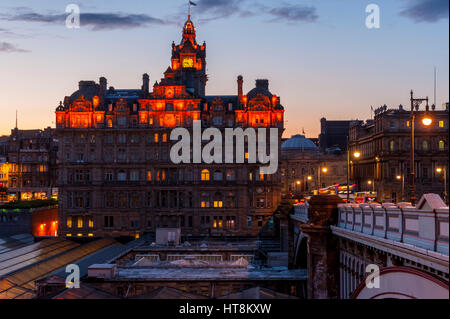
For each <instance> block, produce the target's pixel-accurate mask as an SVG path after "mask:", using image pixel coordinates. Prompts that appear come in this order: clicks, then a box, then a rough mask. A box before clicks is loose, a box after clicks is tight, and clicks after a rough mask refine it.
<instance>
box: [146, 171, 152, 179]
mask: <svg viewBox="0 0 450 319" xmlns="http://www.w3.org/2000/svg"><path fill="white" fill-rule="evenodd" d="M151 180H152V171H147V181H149V182H151Z"/></svg>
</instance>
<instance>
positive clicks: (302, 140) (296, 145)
mask: <svg viewBox="0 0 450 319" xmlns="http://www.w3.org/2000/svg"><path fill="white" fill-rule="evenodd" d="M281 150H282V151H285V150H299V151H316V150H318V147H317V145H316V144H314V143H313V142H312V141H311V140H310V139H307V138H306V137H305V136H304V135H300V134H297V135H293V136H292V137H291V138H290V139H288V140H286V141H285V142H283V144H281Z"/></svg>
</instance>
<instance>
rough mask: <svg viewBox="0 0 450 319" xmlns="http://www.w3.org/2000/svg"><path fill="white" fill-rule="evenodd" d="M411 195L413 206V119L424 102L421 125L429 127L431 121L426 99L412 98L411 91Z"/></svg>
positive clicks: (414, 189)
mask: <svg viewBox="0 0 450 319" xmlns="http://www.w3.org/2000/svg"><path fill="white" fill-rule="evenodd" d="M410 101H411V164H410V167H411V191H410V192H411V195H410V200H411V204H412V205H413V206H414V205H415V203H416V184H415V183H416V170H415V158H414V157H415V150H414V149H415V140H414V138H415V135H414V134H415V129H414V126H415V123H414V122H415V119H416V112H418V111H419V106H420V104H422V103H423V102H426V106H425V115H424V116H423V118H422V124H423V126H424V127H429V126H430V125H431V124H432V123H433V120H432V118H431V117H430V115H429V109H430V106H429V105H428V97H426V98H414V93H413V91H412V90H411V98H410ZM431 109H432V110H434V109H435V106H434V105H433V106H432V107H431Z"/></svg>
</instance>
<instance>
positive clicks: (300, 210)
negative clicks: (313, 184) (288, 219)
mask: <svg viewBox="0 0 450 319" xmlns="http://www.w3.org/2000/svg"><path fill="white" fill-rule="evenodd" d="M308 208H309V205H308V203H302V204H295V205H294V215H295V216H298V217H300V218H301V219H303V220H304V221H307V220H308Z"/></svg>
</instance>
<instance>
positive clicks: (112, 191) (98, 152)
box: [55, 17, 284, 237]
mask: <svg viewBox="0 0 450 319" xmlns="http://www.w3.org/2000/svg"><path fill="white" fill-rule="evenodd" d="M171 53H172V54H171V58H170V66H169V67H168V68H167V69H166V71H165V72H164V77H163V78H162V79H161V80H159V81H156V82H155V83H154V84H153V88H152V89H151V88H150V77H149V75H148V74H144V75H143V77H142V87H141V88H140V89H132V90H121V89H115V88H114V87H109V88H108V87H107V80H106V79H105V78H103V77H102V78H100V81H99V83H95V82H94V81H80V82H79V90H78V91H76V92H75V93H73V94H72V95H71V96H67V97H65V99H64V101H62V102H61V103H60V105H59V106H58V107H57V108H56V112H55V113H56V127H57V129H56V131H57V137H58V141H59V147H58V152H59V159H60V163H59V166H58V176H59V179H60V180H59V181H58V185H59V194H60V195H61V197H60V199H59V225H60V226H59V230H58V231H59V234H60V235H61V236H69V237H70V236H72V237H73V236H75V237H102V236H110V235H114V236H133V237H136V236H139V234H141V233H143V232H148V231H155V229H156V228H157V227H166V226H167V227H180V228H181V230H182V232H184V233H188V234H195V235H204V234H209V235H216V234H217V235H223V234H229V235H251V236H254V235H257V234H259V233H260V232H262V231H263V230H264V231H266V228H267V227H265V226H266V225H267V224H270V225H272V226H273V213H274V212H275V210H276V207H277V205H278V203H279V201H280V200H281V190H280V175H279V174H278V173H276V174H273V175H271V176H260V174H259V173H258V172H259V165H255V164H251V165H250V164H248V165H242V164H226V165H225V164H224V165H222V166H220V165H217V164H216V165H215V164H193V163H192V164H180V165H175V164H173V163H172V162H171V161H170V158H169V154H170V148H171V145H173V142H172V141H170V133H171V130H172V129H173V128H176V127H185V128H187V129H188V130H192V127H193V121H196V120H200V121H201V125H202V128H203V129H205V128H208V127H216V128H218V129H220V130H222V131H224V130H225V128H229V127H230V128H236V127H242V128H244V129H245V128H247V127H264V128H278V129H279V130H278V133H279V144H278V145H280V144H281V135H282V133H283V130H284V108H283V106H282V105H281V103H280V98H279V97H278V96H276V95H273V94H272V93H271V92H270V91H269V81H268V80H257V81H256V87H255V88H253V89H252V90H250V91H249V92H248V93H247V94H245V95H244V94H243V77H242V76H239V77H238V78H237V94H235V95H225V96H211V95H207V94H206V82H207V80H208V78H207V75H206V44H205V43H203V44H198V43H197V40H196V29H195V27H194V24H193V22H192V21H191V19H190V17H189V18H188V20H187V21H186V23H185V25H184V28H183V32H182V39H181V42H180V44H178V45H176V44H175V43H173V44H172V52H171ZM205 171H206V172H205ZM202 172H203V173H202ZM72 221H81V222H80V223H75V222H72ZM272 230H273V229H272ZM272 230H269V231H272Z"/></svg>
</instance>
